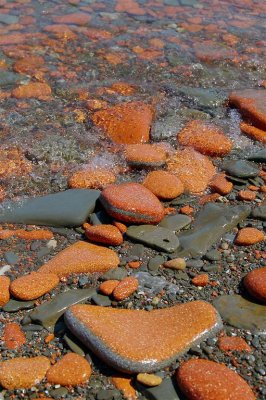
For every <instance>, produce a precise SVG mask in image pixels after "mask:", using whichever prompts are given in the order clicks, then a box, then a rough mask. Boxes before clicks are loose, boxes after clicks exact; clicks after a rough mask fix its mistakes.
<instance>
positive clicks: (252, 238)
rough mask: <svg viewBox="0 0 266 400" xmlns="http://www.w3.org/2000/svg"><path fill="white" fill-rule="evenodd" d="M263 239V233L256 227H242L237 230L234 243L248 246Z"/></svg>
mask: <svg viewBox="0 0 266 400" xmlns="http://www.w3.org/2000/svg"><path fill="white" fill-rule="evenodd" d="M263 240H265V235H264V233H263V232H262V231H260V230H259V229H257V228H249V227H248V228H242V229H240V230H239V231H238V233H237V236H236V238H235V244H238V245H239V246H250V245H252V244H256V243H260V242H263Z"/></svg>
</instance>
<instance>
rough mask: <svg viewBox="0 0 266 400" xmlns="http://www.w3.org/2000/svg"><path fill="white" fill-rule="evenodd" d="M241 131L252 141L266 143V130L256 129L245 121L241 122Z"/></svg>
mask: <svg viewBox="0 0 266 400" xmlns="http://www.w3.org/2000/svg"><path fill="white" fill-rule="evenodd" d="M240 129H241V132H243V133H244V134H245V135H247V136H249V137H250V138H251V139H253V140H258V141H259V142H262V143H266V130H262V129H259V128H256V127H255V126H253V125H250V124H248V123H247V122H243V121H242V122H240Z"/></svg>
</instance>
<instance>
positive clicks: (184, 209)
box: [179, 205, 194, 215]
mask: <svg viewBox="0 0 266 400" xmlns="http://www.w3.org/2000/svg"><path fill="white" fill-rule="evenodd" d="M179 212H180V214H185V215H191V214H193V213H194V208H193V207H191V206H189V205H186V206H183V207H181V208H180V209H179Z"/></svg>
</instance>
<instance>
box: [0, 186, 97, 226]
mask: <svg viewBox="0 0 266 400" xmlns="http://www.w3.org/2000/svg"><path fill="white" fill-rule="evenodd" d="M99 196H100V191H99V190H93V189H70V190H66V191H64V192H59V193H54V194H48V195H46V196H41V197H34V198H31V199H26V200H25V201H22V202H21V203H16V202H13V203H11V204H9V205H8V207H7V208H3V209H2V210H1V211H0V222H8V223H17V224H36V225H47V226H70V227H71V226H80V225H82V224H83V222H85V221H86V219H87V218H88V216H89V215H90V214H91V213H92V212H93V211H94V208H95V203H96V200H97V199H98V197H99Z"/></svg>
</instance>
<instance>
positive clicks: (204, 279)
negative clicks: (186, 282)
mask: <svg viewBox="0 0 266 400" xmlns="http://www.w3.org/2000/svg"><path fill="white" fill-rule="evenodd" d="M192 283H193V285H195V286H201V287H203V286H206V285H208V283H209V276H208V274H198V275H196V276H194V278H193V279H192Z"/></svg>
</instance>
